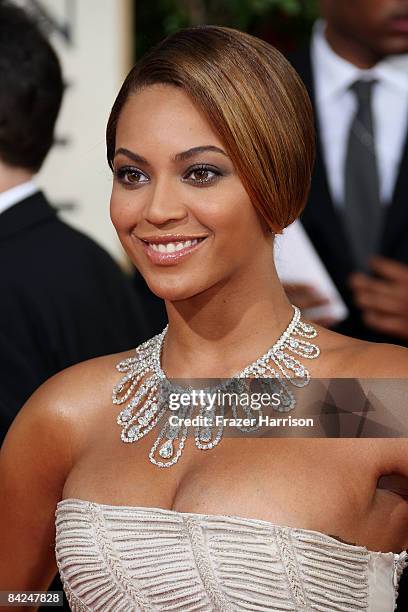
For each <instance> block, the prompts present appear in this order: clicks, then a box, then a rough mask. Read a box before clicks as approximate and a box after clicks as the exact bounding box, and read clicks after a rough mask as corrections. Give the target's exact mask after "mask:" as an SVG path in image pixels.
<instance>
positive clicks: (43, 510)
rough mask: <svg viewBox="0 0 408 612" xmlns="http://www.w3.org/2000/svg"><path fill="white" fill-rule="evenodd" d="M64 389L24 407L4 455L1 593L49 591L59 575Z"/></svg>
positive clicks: (65, 452) (51, 385) (48, 389)
mask: <svg viewBox="0 0 408 612" xmlns="http://www.w3.org/2000/svg"><path fill="white" fill-rule="evenodd" d="M63 397H64V385H63V384H62V385H61V384H60V383H59V381H58V376H57V377H54V378H53V379H51V380H50V381H48V382H47V383H45V384H44V385H42V386H41V387H40V388H39V389H38V390H37V391H36V392H35V393H34V395H32V397H31V398H30V399H29V400H28V402H27V403H26V404H25V405H24V406H23V408H22V409H21V411H20V412H19V414H18V415H17V417H16V419H15V420H14V422H13V424H12V426H11V428H10V430H9V432H8V434H7V436H6V438H5V440H4V443H3V445H2V447H1V450H0V550H1V555H0V590H46V589H47V587H48V586H49V583H50V582H51V580H52V578H53V576H54V575H55V573H56V571H57V567H56V562H55V554H54V542H55V523H54V520H55V509H56V504H57V502H58V501H59V500H60V499H61V493H62V488H63V486H64V482H65V479H66V475H67V474H68V472H69V469H70V466H71V463H72V437H71V436H72V430H71V426H70V420H71V419H70V416H69V411H67V410H66V409H65V408H64V404H63V401H62V399H61V398H63Z"/></svg>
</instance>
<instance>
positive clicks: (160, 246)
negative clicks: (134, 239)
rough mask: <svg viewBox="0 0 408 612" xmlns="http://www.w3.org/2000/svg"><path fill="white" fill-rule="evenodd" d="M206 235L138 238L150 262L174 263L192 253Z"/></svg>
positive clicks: (159, 263)
mask: <svg viewBox="0 0 408 612" xmlns="http://www.w3.org/2000/svg"><path fill="white" fill-rule="evenodd" d="M207 237H208V236H197V237H192V236H189V237H187V236H180V237H179V236H177V237H176V236H175V237H171V236H166V237H163V238H159V237H158V238H156V237H154V238H151V239H149V238H147V239H144V238H140V240H141V242H142V244H143V248H144V251H145V253H146V255H147V256H148V258H149V259H150V261H151V262H152V263H155V264H158V265H174V264H177V263H178V262H179V261H181V260H183V259H185V258H186V257H187V256H188V255H190V254H191V253H194V252H195V251H196V250H197V249H198V248H199V247H200V246H201V244H202V243H203V242H204V241H205V240H206V238H207Z"/></svg>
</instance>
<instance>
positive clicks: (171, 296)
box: [145, 277, 204, 302]
mask: <svg viewBox="0 0 408 612" xmlns="http://www.w3.org/2000/svg"><path fill="white" fill-rule="evenodd" d="M180 280H181V279H180V277H178V278H175V279H159V278H157V277H155V278H145V281H146V283H147V285H148V287H149V289H150V291H151V292H152V293H154V294H155V295H156V296H157V297H159V298H161V299H162V300H167V301H168V302H177V301H180V300H188V299H189V298H192V297H194V296H195V295H198V294H199V293H201V292H202V291H203V290H204V289H203V287H194V286H192V284H191V283H183V282H180Z"/></svg>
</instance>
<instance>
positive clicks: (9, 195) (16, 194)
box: [0, 180, 38, 215]
mask: <svg viewBox="0 0 408 612" xmlns="http://www.w3.org/2000/svg"><path fill="white" fill-rule="evenodd" d="M36 191H38V187H37V185H36V184H35V182H34V181H32V180H30V181H26V182H25V183H20V185H17V186H16V187H12V188H11V189H8V190H7V191H3V193H0V215H1V213H3V212H4V211H5V210H7V209H8V208H11V206H14V204H17V202H20V201H21V200H25V198H28V197H29V196H31V195H33V193H35V192H36Z"/></svg>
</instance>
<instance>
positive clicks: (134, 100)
mask: <svg viewBox="0 0 408 612" xmlns="http://www.w3.org/2000/svg"><path fill="white" fill-rule="evenodd" d="M132 142H133V143H134V144H135V146H136V144H138V145H139V148H140V146H141V145H143V146H146V147H147V146H154V147H157V146H164V145H165V144H168V145H171V146H174V147H176V148H178V149H179V150H183V149H187V148H189V147H194V146H200V145H203V144H215V145H218V146H221V141H220V139H219V137H218V136H217V135H216V134H215V132H214V130H213V129H212V127H211V125H210V124H209V122H208V121H207V119H206V117H205V116H204V115H203V113H202V112H201V111H200V109H198V108H197V107H196V106H195V105H194V103H193V102H192V100H191V99H190V98H189V96H188V95H187V94H186V92H185V91H184V90H182V89H181V88H179V87H175V86H172V85H164V84H155V85H149V86H147V87H145V88H143V89H142V90H140V91H138V92H136V93H133V94H131V95H130V96H129V98H128V100H127V101H126V103H125V105H124V107H123V109H122V111H121V113H120V116H119V121H118V125H117V130H116V147H123V146H126V143H127V145H128V146H129V148H130V147H131V144H132Z"/></svg>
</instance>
